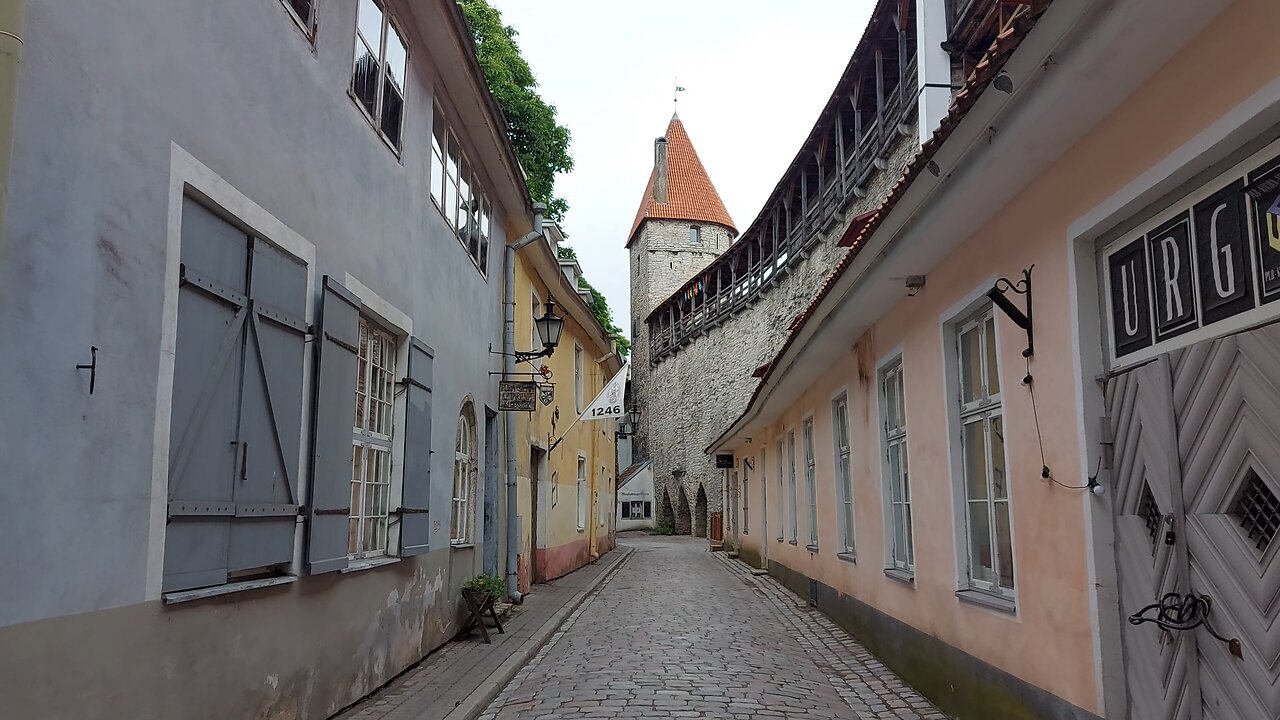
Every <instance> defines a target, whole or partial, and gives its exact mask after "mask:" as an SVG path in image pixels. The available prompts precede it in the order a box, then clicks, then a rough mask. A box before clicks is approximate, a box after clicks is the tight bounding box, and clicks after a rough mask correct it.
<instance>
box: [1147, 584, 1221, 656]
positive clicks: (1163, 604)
mask: <svg viewBox="0 0 1280 720" xmlns="http://www.w3.org/2000/svg"><path fill="white" fill-rule="evenodd" d="M1153 610H1154V611H1155V614H1154V615H1150V616H1148V613H1150V612H1151V611H1153ZM1212 611H1213V601H1212V600H1211V599H1210V598H1209V596H1208V595H1196V594H1195V593H1193V592H1189V593H1187V594H1186V595H1180V594H1178V593H1176V592H1171V593H1165V595H1164V597H1162V598H1160V600H1159V601H1158V602H1154V603H1151V604H1150V605H1148V606H1146V607H1144V608H1142V609H1141V610H1139V611H1138V612H1136V613H1134V614H1132V615H1130V616H1129V624H1130V625H1141V624H1143V623H1155V624H1156V626H1157V627H1159V628H1160V629H1162V630H1194V629H1196V628H1198V627H1200V626H1201V625H1203V626H1204V629H1205V630H1206V631H1208V633H1209V634H1210V635H1212V636H1213V637H1214V639H1216V640H1218V641H1220V642H1224V643H1226V644H1227V650H1228V651H1230V652H1231V654H1232V655H1235V656H1236V657H1237V658H1241V659H1243V658H1244V650H1243V647H1242V646H1241V644H1240V639H1239V638H1230V639H1228V638H1225V637H1223V636H1222V635H1219V634H1218V631H1217V630H1214V629H1213V626H1212V625H1210V624H1209V613H1210V612H1212Z"/></svg>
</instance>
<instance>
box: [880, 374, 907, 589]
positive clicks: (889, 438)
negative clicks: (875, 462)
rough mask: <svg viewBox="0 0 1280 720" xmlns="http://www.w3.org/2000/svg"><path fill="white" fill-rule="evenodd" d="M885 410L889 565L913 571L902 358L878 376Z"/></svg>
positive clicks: (885, 480) (897, 568)
mask: <svg viewBox="0 0 1280 720" xmlns="http://www.w3.org/2000/svg"><path fill="white" fill-rule="evenodd" d="M880 390H881V392H882V393H883V394H884V397H883V398H882V402H883V405H881V407H882V408H883V412H884V447H885V450H884V455H885V465H886V471H885V477H884V485H885V493H884V494H885V498H886V499H887V505H888V511H889V523H888V532H889V533H890V537H889V538H888V542H887V545H888V548H889V566H890V567H892V568H893V569H895V570H901V571H902V572H907V573H910V572H914V569H915V563H916V558H915V541H914V539H913V537H912V534H911V485H910V483H909V482H908V476H909V473H908V470H907V410H906V390H905V389H904V385H903V381H902V360H897V361H896V362H894V364H893V365H890V366H889V367H888V368H886V369H885V370H884V372H883V373H882V374H881V376H880Z"/></svg>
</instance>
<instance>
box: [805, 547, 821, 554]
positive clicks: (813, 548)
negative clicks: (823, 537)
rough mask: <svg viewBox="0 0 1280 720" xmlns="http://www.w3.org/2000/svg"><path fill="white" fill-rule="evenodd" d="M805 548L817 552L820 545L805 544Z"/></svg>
mask: <svg viewBox="0 0 1280 720" xmlns="http://www.w3.org/2000/svg"><path fill="white" fill-rule="evenodd" d="M804 549H805V550H808V551H809V552H811V553H816V552H818V546H817V545H805V546H804Z"/></svg>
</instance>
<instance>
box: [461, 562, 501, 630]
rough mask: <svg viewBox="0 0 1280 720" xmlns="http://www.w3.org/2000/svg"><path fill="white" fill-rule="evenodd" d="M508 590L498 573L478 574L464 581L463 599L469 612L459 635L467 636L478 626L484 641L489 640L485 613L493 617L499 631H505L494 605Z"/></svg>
mask: <svg viewBox="0 0 1280 720" xmlns="http://www.w3.org/2000/svg"><path fill="white" fill-rule="evenodd" d="M506 592H507V590H506V587H505V586H504V584H503V582H502V578H500V577H498V576H497V575H477V576H476V577H473V578H471V579H470V580H468V581H466V582H464V583H463V584H462V599H463V600H464V601H466V603H467V609H468V611H469V613H468V616H467V621H466V622H465V623H463V625H462V631H461V632H460V633H459V636H466V635H468V634H470V632H471V631H472V630H473V629H475V628H477V627H478V628H480V634H481V635H482V636H483V637H484V641H485V642H486V643H487V642H489V630H488V628H487V627H486V626H485V623H484V616H485V613H488V614H489V617H491V618H492V619H493V624H494V626H495V627H497V629H498V632H499V633H502V632H505V631H504V630H503V629H502V621H501V620H499V619H498V613H497V611H496V610H495V609H494V607H493V606H494V604H495V603H496V602H498V601H499V600H501V599H502V598H503V596H504V595H506Z"/></svg>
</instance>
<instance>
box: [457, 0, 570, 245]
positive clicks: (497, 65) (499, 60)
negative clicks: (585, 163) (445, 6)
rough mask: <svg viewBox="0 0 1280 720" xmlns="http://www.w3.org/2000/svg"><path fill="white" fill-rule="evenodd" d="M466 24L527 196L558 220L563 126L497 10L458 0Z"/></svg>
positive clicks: (565, 166)
mask: <svg viewBox="0 0 1280 720" xmlns="http://www.w3.org/2000/svg"><path fill="white" fill-rule="evenodd" d="M458 5H459V7H461V8H462V13H463V15H464V16H466V18H467V24H468V25H470V26H471V35H472V37H473V39H474V40H475V43H476V57H477V58H478V59H479V60H480V68H481V70H483V71H484V78H485V82H486V83H487V84H488V85H489V92H491V93H493V97H494V99H496V100H497V101H498V107H499V108H501V109H502V114H503V115H504V116H506V120H507V133H508V136H509V137H510V139H511V145H512V147H514V148H515V151H516V154H517V155H518V156H519V157H520V164H521V165H523V166H524V171H525V174H526V175H527V177H528V183H529V192H530V194H532V195H533V199H534V200H537V201H539V202H542V203H546V205H547V217H550V218H551V219H553V220H559V219H561V218H563V217H564V214H565V211H567V210H568V209H569V204H568V203H566V202H565V201H564V198H560V197H556V195H555V184H556V173H562V172H568V171H570V170H572V169H573V158H572V157H571V156H570V155H569V130H568V128H566V127H564V126H563V125H560V124H559V123H557V122H556V108H555V106H554V105H548V104H547V102H546V101H545V100H543V99H542V96H541V95H539V94H538V80H537V78H535V77H534V75H533V70H532V69H530V68H529V63H528V62H526V61H525V59H524V57H523V56H522V55H521V54H520V47H519V46H518V45H516V31H515V28H512V27H511V26H509V25H503V24H502V13H500V12H498V10H497V9H495V8H494V7H492V6H491V5H489V3H488V2H486V0H458Z"/></svg>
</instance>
